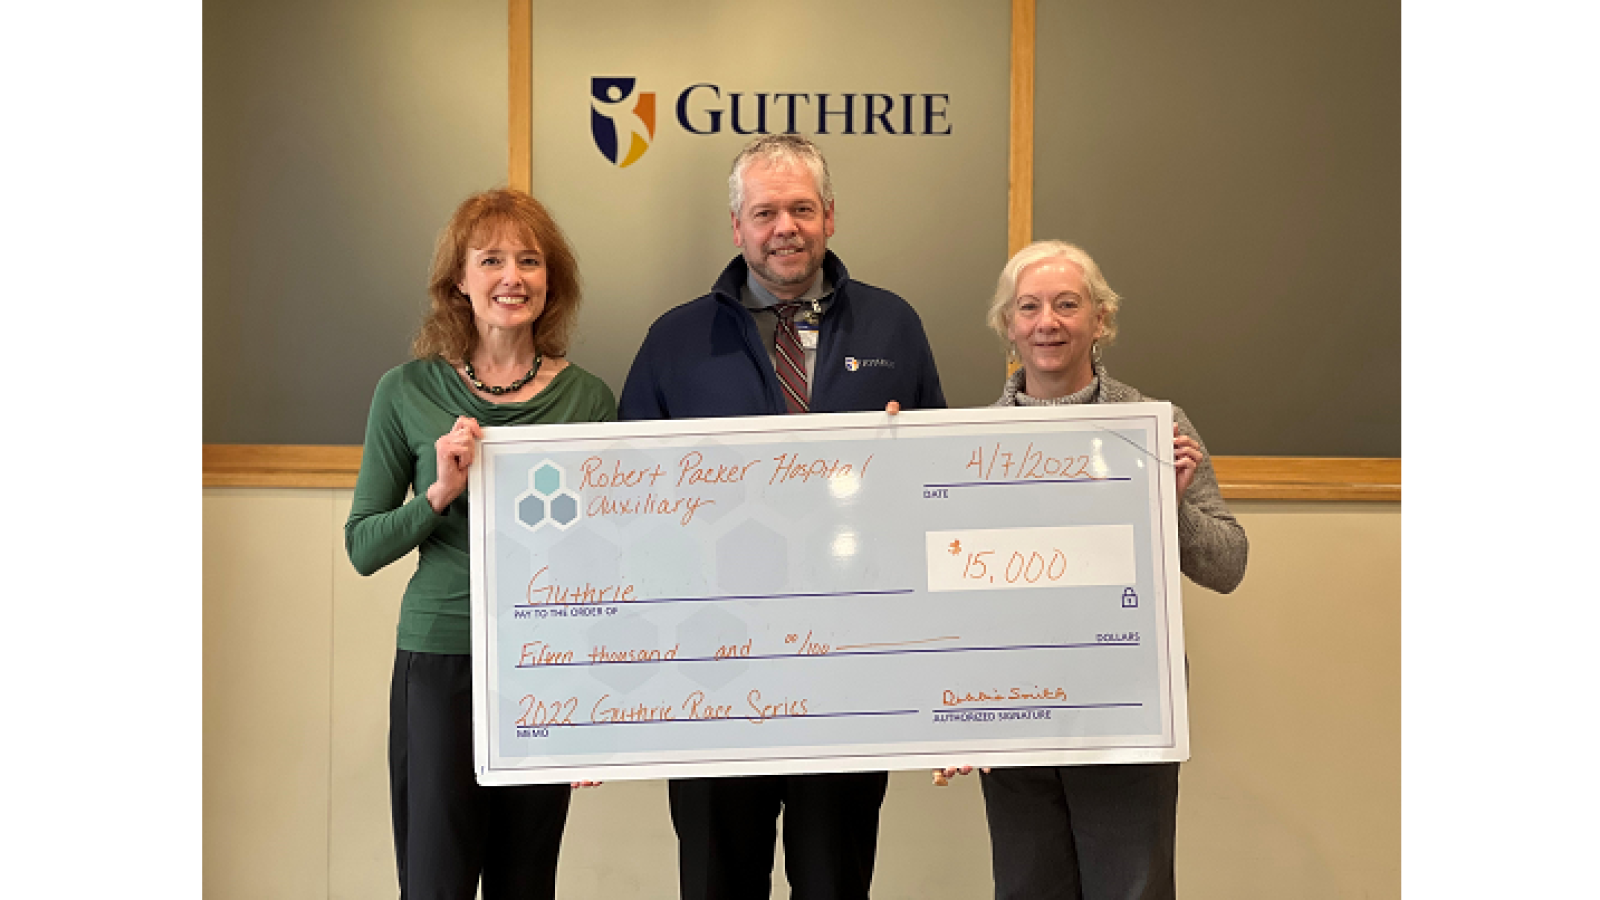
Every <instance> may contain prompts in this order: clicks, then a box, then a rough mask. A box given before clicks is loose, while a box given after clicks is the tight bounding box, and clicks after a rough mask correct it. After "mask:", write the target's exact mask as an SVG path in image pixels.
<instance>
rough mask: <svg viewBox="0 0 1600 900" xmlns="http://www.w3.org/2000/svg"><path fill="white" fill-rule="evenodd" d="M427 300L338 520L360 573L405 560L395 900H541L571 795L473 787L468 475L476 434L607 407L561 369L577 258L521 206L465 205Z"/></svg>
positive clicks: (393, 765) (396, 687) (597, 384)
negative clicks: (410, 562)
mask: <svg viewBox="0 0 1600 900" xmlns="http://www.w3.org/2000/svg"><path fill="white" fill-rule="evenodd" d="M428 288H429V294H430V296H431V298H432V303H431V307H430V309H429V312H428V316H427V319H426V320H425V321H424V322H423V325H422V329H421V332H420V333H419V334H418V335H417V339H416V342H415V344H414V345H413V347H412V350H413V353H414V354H415V355H416V357H417V358H416V359H414V360H412V361H411V362H408V363H406V364H404V365H402V366H398V367H396V368H394V369H392V370H390V371H389V372H388V373H387V374H385V375H384V376H383V378H382V379H381V380H379V382H378V388H377V392H376V393H375V394H374V395H373V398H372V409H371V412H370V413H369V414H368V418H367V435H366V443H365V445H364V446H363V449H362V456H361V474H360V477H359V478H358V479H357V481H356V491H355V499H354V502H353V503H352V504H351V507H350V519H349V521H347V522H346V523H345V549H346V550H347V551H348V552H349V554H350V561H351V562H352V563H354V564H355V567H356V570H357V571H359V572H360V573H361V574H363V575H370V574H372V573H373V572H376V571H377V570H379V569H381V568H383V567H384V566H386V565H388V564H389V563H392V562H394V561H395V560H397V559H400V558H401V557H403V556H405V555H406V554H407V553H409V552H411V551H412V550H413V549H415V550H417V551H418V553H417V570H416V572H415V574H413V575H412V576H411V581H410V583H409V584H407V586H406V592H405V597H404V599H403V600H402V602H401V605H400V626H399V635H398V641H397V650H396V652H395V665H394V677H393V681H392V683H391V685H390V699H389V788H390V806H391V811H392V813H393V817H394V844H395V862H396V868H397V869H398V874H399V877H400V896H401V897H402V898H422V897H428V898H432V897H453V898H462V900H470V898H472V896H473V894H474V891H475V889H476V887H477V885H478V880H479V877H480V875H481V877H482V886H483V897H484V900H495V898H498V897H517V898H532V897H554V896H555V883H556V857H557V854H558V853H559V851H560V848H561V832H562V828H563V827H564V826H565V824H566V817H567V805H568V801H569V800H570V797H571V788H570V787H568V786H567V785H537V786H530V787H497V788H492V789H491V788H484V787H480V786H479V785H478V784H477V783H476V781H475V780H474V779H473V774H472V671H471V664H470V663H471V656H470V652H471V645H470V639H469V637H468V622H469V616H468V607H467V602H468V592H469V589H468V575H467V550H468V538H467V502H468V501H467V495H466V485H467V467H468V466H469V465H471V463H472V459H473V454H474V453H475V451H476V448H477V443H476V442H477V441H478V440H479V439H480V438H481V437H482V435H483V433H482V430H481V426H483V425H529V424H541V423H549V422H608V421H612V420H613V419H615V418H616V401H615V399H614V398H613V397H612V394H611V390H610V389H609V388H608V387H606V385H605V383H604V382H602V381H601V380H600V379H598V378H596V377H594V376H593V375H590V374H589V373H588V372H585V371H583V370H582V369H580V368H578V367H577V366H575V365H571V364H570V363H568V362H567V360H566V352H567V343H568V339H569V337H570V336H571V332H572V328H573V325H574V324H575V323H576V320H577V311H578V300H579V286H578V268H577V262H576V260H574V258H573V255H572V250H571V249H570V248H569V247H568V246H567V242H566V239H565V237H564V236H563V235H562V233H561V229H560V228H559V227H558V226H557V225H556V223H555V221H554V220H553V219H552V218H551V217H550V214H549V213H548V212H547V211H546V210H545V208H544V207H543V206H542V205H541V204H540V203H539V202H538V201H537V200H535V199H533V198H532V197H530V196H528V195H527V194H524V193H522V192H521V191H513V190H496V191H488V192H485V193H482V194H477V195H474V196H472V197H469V198H467V200H466V201H465V202H463V203H462V204H461V206H460V207H459V208H458V209H457V210H456V212H455V215H454V216H452V217H451V219H450V222H449V224H448V225H447V226H446V227H445V229H444V232H443V233H442V234H441V235H440V236H439V243H438V247H437V248H436V249H435V251H434V256H433V269H432V272H431V275H430V277H429V285H428ZM408 493H410V494H411V495H412V496H411V498H410V499H409V500H408V499H407V494H408Z"/></svg>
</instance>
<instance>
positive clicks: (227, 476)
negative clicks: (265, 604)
mask: <svg viewBox="0 0 1600 900" xmlns="http://www.w3.org/2000/svg"><path fill="white" fill-rule="evenodd" d="M202 459H203V464H202V467H203V469H204V481H203V483H204V485H205V486H206V487H290V488H350V487H355V484H356V472H357V471H358V470H359V469H360V468H361V448H360V447H335V446H320V445H318V446H311V445H304V444H207V445H205V447H204V451H203V453H202ZM1212 463H1213V464H1214V465H1215V466H1216V469H1217V480H1218V481H1219V482H1221V484H1222V495H1223V496H1224V497H1226V498H1228V499H1229V500H1375V501H1387V502H1394V503H1398V502H1399V501H1400V460H1399V459H1383V458H1368V457H1342V456H1219V457H1216V458H1214V459H1213V460H1212Z"/></svg>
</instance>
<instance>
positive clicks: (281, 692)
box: [204, 488, 1400, 900]
mask: <svg viewBox="0 0 1600 900" xmlns="http://www.w3.org/2000/svg"><path fill="white" fill-rule="evenodd" d="M204 503H205V506H204V510H205V522H204V539H205V550H204V560H205V581H204V585H205V627H204V635H205V647H204V653H205V707H204V709H205V723H204V734H205V755H204V763H205V770H204V812H205V822H204V853H205V889H206V895H207V896H211V897H227V898H257V897H260V898H295V900H300V898H310V897H330V898H346V897H348V898H357V897H360V898H365V897H373V896H383V895H388V894H392V893H393V891H394V873H393V868H394V867H393V856H392V847H391V843H390V832H389V820H388V815H389V813H388V794H387V787H386V778H387V775H386V767H385V761H384V752H385V750H384V748H385V733H386V727H387V726H386V722H387V706H386V704H387V693H388V677H389V665H390V663H391V659H392V652H393V646H394V624H395V615H396V613H397V610H398V602H399V597H400V592H401V590H402V589H403V587H404V583H405V579H406V577H407V575H408V573H409V562H406V563H400V564H396V565H394V566H391V567H390V568H389V569H388V570H386V571H384V572H381V573H379V574H378V575H376V576H374V577H372V578H366V579H363V578H360V577H359V576H357V575H356V574H355V573H354V571H353V570H351V568H350V565H349V563H348V562H347V561H346V559H345V557H344V550H343V539H342V526H343V522H344V517H345V514H346V511H347V510H348V508H349V503H350V492H349V491H344V490H289V489H279V490H271V489H223V488H212V489H208V490H207V491H206V492H205V501H204ZM1234 511H1235V512H1236V513H1237V514H1238V515H1239V517H1240V519H1241V520H1242V521H1243V522H1244V524H1245V527H1246V529H1247V530H1248V531H1249V534H1250V540H1251V563H1250V571H1249V574H1248V575H1247V576H1246V578H1245V582H1244V584H1243V585H1242V586H1241V587H1240V588H1239V590H1238V591H1237V592H1235V593H1234V594H1233V595H1231V596H1227V597H1218V596H1216V595H1213V594H1212V593H1210V592H1209V591H1205V590H1203V589H1200V588H1196V587H1194V586H1193V585H1189V584H1187V583H1186V584H1185V599H1186V600H1187V601H1188V602H1187V603H1186V605H1185V619H1186V628H1187V637H1188V647H1189V658H1190V663H1191V672H1190V717H1191V732H1192V751H1193V759H1192V760H1191V761H1190V762H1189V763H1188V764H1186V765H1185V767H1184V770H1183V793H1182V799H1181V801H1180V806H1179V836H1178V881H1179V889H1180V891H1181V892H1182V893H1183V896H1185V897H1186V898H1188V900H1211V898H1217V900H1222V898H1227V900H1250V898H1274V900H1276V898H1283V897H1295V898H1312V900H1316V898H1336V897H1337V898H1345V897H1349V898H1357V897H1359V898H1397V897H1399V896H1400V508H1399V506H1398V505H1397V504H1359V505H1357V504H1289V503H1266V502H1257V503H1236V504H1234ZM673 853H674V850H673V841H672V830H671V824H670V822H669V821H668V818H667V804H666V789H665V785H664V784H663V783H661V782H631V783H630V782H616V783H611V784H607V785H605V786H603V787H601V788H598V789H594V790H589V791H585V792H583V793H581V794H579V795H578V796H577V797H576V799H575V802H574V804H573V810H572V815H571V818H570V820H569V823H568V827H567V837H566V843H565V845H564V849H563V854H562V862H561V874H560V893H561V895H562V896H564V897H573V898H590V897H592V898H601V897H603V898H607V900H611V898H619V900H620V898H636V897H637V898H654V897H670V896H674V895H675V890H674V884H675V878H676V869H675V865H674V855H673ZM781 880H782V879H781V877H780V878H779V881H780V882H781ZM786 895H787V894H786V891H783V890H781V889H780V890H779V891H776V892H775V896H786ZM989 895H990V881H989V866H988V838H987V833H986V830H985V828H984V824H983V810H982V800H981V797H980V795H979V792H978V789H977V784H976V782H975V780H973V779H964V780H961V781H958V782H957V784H956V785H955V786H953V787H951V788H946V789H936V788H933V787H932V786H930V785H929V784H928V783H927V777H926V775H925V774H924V773H920V772H901V773H896V774H895V775H894V776H893V778H892V779H891V782H890V791H889V799H888V801H887V803H886V804H885V807H884V821H883V828H882V836H881V840H880V844H879V853H878V875H877V878H876V880H875V890H874V896H876V897H879V898H886V900H900V898H905V900H912V898H916V900H942V898H981V897H986V896H989Z"/></svg>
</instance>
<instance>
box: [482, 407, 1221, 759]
mask: <svg viewBox="0 0 1600 900" xmlns="http://www.w3.org/2000/svg"><path fill="white" fill-rule="evenodd" d="M1173 479H1174V473H1173V468H1172V410H1171V407H1170V406H1169V405H1168V404H1166V403H1136V404H1114V405H1095V406H1058V407H1035V408H1014V409H976V410H972V409H969V410H951V411H918V412H907V413H902V414H901V415H899V416H894V417H891V416H889V415H888V414H886V413H881V412H880V413H842V414H814V415H801V416H762V417H752V418H736V419H694V420H681V421H674V422H627V423H613V424H606V425H587V424H586V425H554V426H523V427H514V428H488V429H485V430H484V439H483V443H482V445H481V447H480V451H479V455H478V459H477V461H476V462H475V463H474V465H473V467H472V469H471V472H470V481H469V490H470V496H471V498H472V503H471V517H472V518H471V535H472V656H473V703H474V706H473V734H474V751H475V755H476V765H477V768H478V771H477V777H478V781H479V782H481V783H483V784H527V783H537V782H568V781H579V780H589V781H605V780H613V779H621V778H659V777H698V776H718V775H741V774H755V773H794V772H844V771H859V770H882V769H908V768H929V767H943V766H948V765H964V764H965V765H985V766H992V765H1039V764H1071V763H1116V762H1152V761H1172V760H1183V759H1186V758H1188V744H1189V741H1188V717H1187V704H1186V697H1185V693H1184V678H1183V671H1184V666H1183V659H1184V656H1183V625H1182V614H1181V609H1180V602H1179V586H1178V583H1179V575H1178V544H1177V520H1176V511H1175V508H1174V480H1173Z"/></svg>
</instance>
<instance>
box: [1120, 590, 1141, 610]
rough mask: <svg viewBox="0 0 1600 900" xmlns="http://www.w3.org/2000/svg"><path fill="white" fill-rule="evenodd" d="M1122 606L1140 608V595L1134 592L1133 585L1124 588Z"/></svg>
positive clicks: (1124, 607)
mask: <svg viewBox="0 0 1600 900" xmlns="http://www.w3.org/2000/svg"><path fill="white" fill-rule="evenodd" d="M1122 608H1123V609H1138V608H1139V595H1138V594H1136V593H1134V592H1133V588H1131V587H1130V588H1123V589H1122Z"/></svg>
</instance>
